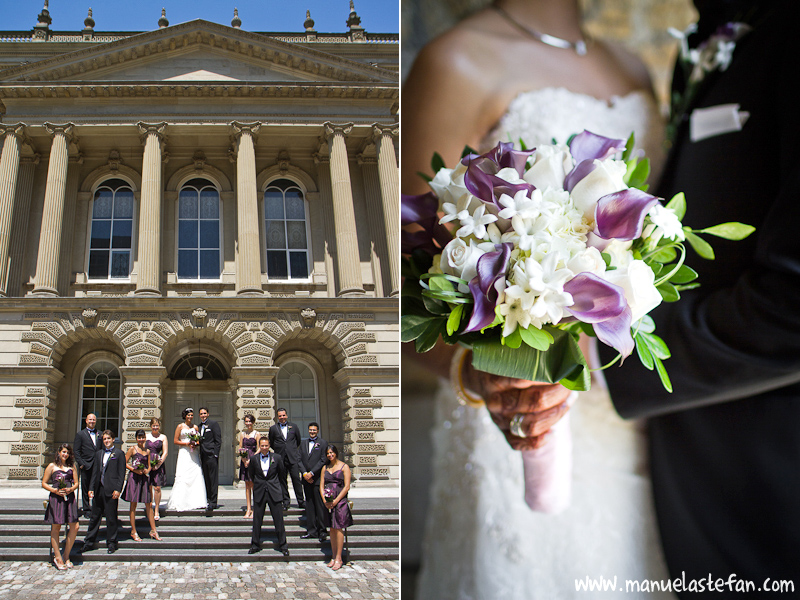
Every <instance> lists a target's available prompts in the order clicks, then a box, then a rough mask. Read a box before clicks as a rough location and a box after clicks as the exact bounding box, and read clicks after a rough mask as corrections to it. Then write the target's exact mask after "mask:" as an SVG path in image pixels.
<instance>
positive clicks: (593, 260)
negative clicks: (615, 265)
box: [567, 248, 606, 275]
mask: <svg viewBox="0 0 800 600" xmlns="http://www.w3.org/2000/svg"><path fill="white" fill-rule="evenodd" d="M567 268H568V269H569V270H570V271H572V272H573V273H594V274H595V275H602V274H603V273H604V272H605V270H606V263H605V261H604V260H603V257H602V256H600V251H599V250H598V249H597V248H586V249H585V250H584V251H583V252H579V253H578V254H576V255H575V256H573V257H572V258H571V259H570V261H569V262H568V263H567Z"/></svg>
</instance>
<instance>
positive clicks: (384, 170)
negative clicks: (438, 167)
mask: <svg viewBox="0 0 800 600" xmlns="http://www.w3.org/2000/svg"><path fill="white" fill-rule="evenodd" d="M372 130H373V136H374V138H375V144H376V146H377V148H378V176H379V177H380V181H381V199H382V200H383V218H384V220H385V222H386V243H387V246H388V250H389V274H390V277H391V279H392V281H391V285H390V288H391V290H392V292H391V295H392V296H397V294H398V293H399V291H400V216H399V212H400V185H399V183H398V175H397V159H396V157H395V153H394V142H393V141H392V138H393V137H397V136H398V135H399V133H400V127H399V126H398V125H388V126H387V125H379V124H378V123H375V124H374V125H373V126H372Z"/></svg>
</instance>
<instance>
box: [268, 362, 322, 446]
mask: <svg viewBox="0 0 800 600" xmlns="http://www.w3.org/2000/svg"><path fill="white" fill-rule="evenodd" d="M292 363H300V364H301V365H303V366H305V367H306V368H307V369H308V370H309V371H311V377H312V378H313V380H314V413H315V416H314V419H313V421H316V422H317V423H319V424H320V429H321V427H322V414H321V412H320V391H319V376H318V374H317V370H316V368H314V365H313V364H311V363H310V362H309V361H307V360H304V359H303V358H300V357H297V356H291V357H288V358H286V360H283V361H281V364H280V366H278V372H277V373H275V406H276V410H277V409H278V408H286V409H287V410H288V411H289V419H290V420H292V421H297V420H298V419H297V418H296V417H293V416H292V410H291V405H290V404H289V403H290V402H293V401H294V400H293V399H291V398H281V397H280V393H279V389H280V388H279V377H280V373H281V371H282V370H283V369H284V368H286V367H287V366H289V365H290V364H292ZM303 400H305V399H300V401H303ZM300 433H301V437H306V436H307V435H308V427H307V426H306V427H305V428H304V429H303V430H302V431H301V432H300Z"/></svg>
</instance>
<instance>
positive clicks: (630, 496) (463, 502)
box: [402, 0, 673, 600]
mask: <svg viewBox="0 0 800 600" xmlns="http://www.w3.org/2000/svg"><path fill="white" fill-rule="evenodd" d="M498 4H499V5H500V7H501V9H502V11H503V12H505V14H502V13H501V11H497V10H496V9H492V8H488V9H485V10H483V11H480V12H479V13H477V14H476V15H474V16H473V17H471V18H469V19H467V20H465V21H463V22H462V23H461V24H460V25H458V26H457V27H456V28H455V29H453V30H451V31H450V32H448V33H447V34H445V35H444V36H442V37H440V38H438V39H437V40H435V41H434V42H433V43H432V44H430V45H429V46H428V47H427V48H426V49H424V50H423V52H422V53H421V55H420V58H419V59H418V62H417V64H416V65H415V66H414V68H412V71H411V73H410V75H409V79H408V82H407V83H406V86H405V88H404V90H403V101H404V107H403V110H404V120H403V144H402V149H403V171H404V173H403V175H404V181H403V191H404V193H422V192H424V191H426V189H425V187H424V186H422V187H421V186H420V184H419V183H418V181H417V179H416V176H415V175H414V174H415V173H416V172H417V171H423V172H426V171H427V170H428V169H427V165H426V164H425V163H426V161H427V160H429V159H430V156H431V155H432V154H433V152H434V151H438V152H439V153H440V154H441V155H442V156H443V157H444V160H445V163H446V164H448V165H449V166H453V165H454V164H455V162H456V161H457V160H458V156H459V154H460V151H461V149H462V148H463V146H464V145H465V144H469V145H471V146H472V147H474V148H478V149H479V150H480V151H481V152H484V151H486V150H488V149H489V148H491V147H493V146H494V145H495V144H496V143H497V142H498V141H518V140H519V139H520V138H521V139H523V140H524V141H525V144H526V145H527V146H528V147H529V148H533V147H535V146H536V145H538V144H541V143H550V142H551V141H552V139H553V138H555V139H556V140H557V141H558V142H560V143H564V142H566V140H567V138H568V137H569V135H571V134H573V133H578V132H580V131H582V130H583V129H588V130H590V131H592V132H594V133H597V134H600V135H604V136H609V137H615V138H623V139H624V138H627V136H628V135H629V134H630V133H631V132H632V131H634V132H635V133H636V138H637V142H638V143H637V146H638V147H640V148H644V149H645V150H646V152H647V154H648V156H650V157H651V158H656V162H659V159H658V157H659V155H660V151H659V148H660V140H661V132H662V126H661V123H660V119H659V117H658V111H657V107H656V105H655V102H654V100H653V99H652V95H651V93H650V92H649V91H646V90H648V89H649V88H648V85H649V84H648V81H647V78H646V77H643V75H642V70H641V67H640V66H639V65H638V63H636V62H635V61H633V60H632V59H631V58H630V57H629V56H626V55H624V54H622V53H620V52H619V51H618V50H614V49H611V48H609V47H607V46H605V45H602V44H600V43H594V44H590V46H589V52H588V53H587V54H586V55H585V56H582V55H579V54H578V53H577V52H575V51H574V46H573V47H572V48H569V47H567V48H553V47H548V46H546V45H544V44H542V43H541V42H540V41H539V40H537V39H536V37H535V35H534V33H535V32H531V31H530V29H533V28H535V29H537V30H539V31H546V32H547V33H549V34H550V35H553V36H558V37H559V38H562V39H566V40H572V41H576V40H578V39H580V38H581V36H582V33H581V30H580V13H579V9H578V6H577V2H573V1H572V0H562V1H559V2H548V1H546V0H541V1H540V0H507V1H500V2H498ZM509 17H510V18H511V19H513V20H514V21H516V24H513V23H511V22H510V19H509ZM519 25H523V26H524V27H526V28H527V29H528V30H529V31H528V32H527V33H523V32H522V31H521V30H520V29H519ZM651 181H652V180H651ZM421 358H422V359H423V360H424V361H425V362H426V364H427V365H428V366H429V367H430V366H431V365H433V367H434V368H435V369H436V368H437V365H438V372H439V373H440V374H445V373H446V372H447V366H446V365H447V361H448V358H449V355H448V354H447V351H446V350H445V349H442V348H437V349H435V350H434V351H433V355H423V356H422V357H421ZM409 359H413V357H411V356H409V354H408V353H406V355H405V357H404V361H408V360H409ZM632 360H635V357H632ZM593 385H594V389H593V390H592V391H591V392H588V393H584V394H581V395H580V397H579V399H578V400H577V402H576V403H575V404H574V405H573V406H572V408H571V410H570V413H569V414H570V420H571V423H570V427H571V429H572V440H573V462H574V465H573V473H572V488H573V493H572V503H571V505H570V507H569V508H568V509H567V510H565V511H564V512H562V513H561V514H558V515H547V514H543V513H536V512H533V511H531V510H530V509H529V508H528V507H527V505H526V504H525V502H524V492H523V490H524V484H523V478H522V461H521V457H520V455H519V453H517V452H515V451H513V450H512V449H511V448H510V446H509V445H508V443H507V441H506V437H505V436H504V434H503V432H502V431H501V430H500V429H499V428H498V427H497V426H496V425H495V424H494V423H493V421H492V417H491V415H490V414H489V412H488V411H487V410H486V408H479V409H475V408H472V407H470V406H461V405H460V404H459V403H458V401H457V400H456V399H455V395H454V394H453V392H452V391H451V390H450V386H449V385H443V386H441V391H440V393H439V394H438V396H437V400H436V402H437V405H436V418H435V423H434V430H433V444H434V456H433V468H432V471H433V477H432V481H431V501H430V511H429V514H428V516H427V526H426V532H425V545H424V548H423V565H422V571H421V573H420V576H419V581H418V598H420V599H431V600H433V599H441V600H447V599H450V598H452V599H459V600H461V599H476V600H495V599H497V600H501V599H505V598H520V597H524V598H526V599H540V598H541V599H547V600H559V599H562V598H589V597H591V598H597V597H604V594H603V593H602V592H598V591H593V592H587V591H579V590H576V583H575V581H576V580H584V581H585V580H586V578H587V577H589V578H593V579H597V580H598V581H599V578H600V577H604V578H606V579H609V580H611V581H614V578H616V583H617V586H618V587H617V590H619V589H624V588H625V580H626V579H627V580H638V581H640V582H641V581H643V580H646V579H647V580H659V581H664V580H666V579H667V578H668V574H667V569H666V565H665V563H664V559H663V556H662V552H661V548H660V543H659V538H658V533H657V525H656V519H655V514H654V509H653V506H652V497H651V488H650V481H649V477H648V473H647V465H646V458H645V456H646V455H645V448H644V442H645V434H644V431H643V428H642V426H641V424H638V423H635V422H626V421H623V420H622V419H621V418H619V417H618V416H617V414H616V412H615V411H614V408H613V406H612V404H611V401H610V398H609V397H608V394H607V393H606V392H605V391H603V389H602V387H601V386H599V385H598V383H597V382H595V383H594V384H593ZM476 391H477V390H476ZM407 424H408V423H407V422H406V423H404V425H405V426H407ZM506 429H507V427H506ZM608 593H609V594H610V595H614V594H613V593H611V592H608ZM616 593H617V594H618V593H619V592H618V591H617V592H616ZM629 597H636V595H635V594H629ZM642 597H647V598H671V597H673V596H671V594H663V595H659V594H657V593H656V594H654V593H648V594H643V596H642Z"/></svg>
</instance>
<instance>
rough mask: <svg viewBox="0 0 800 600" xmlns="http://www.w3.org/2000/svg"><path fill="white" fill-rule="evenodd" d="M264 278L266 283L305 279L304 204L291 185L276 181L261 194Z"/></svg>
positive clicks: (306, 275)
mask: <svg viewBox="0 0 800 600" xmlns="http://www.w3.org/2000/svg"><path fill="white" fill-rule="evenodd" d="M264 218H265V220H266V224H265V229H264V230H265V231H266V238H267V275H268V277H269V278H270V279H307V278H308V271H309V268H308V238H307V230H306V203H305V199H304V198H303V192H302V190H301V189H300V188H299V187H297V184H295V183H294V182H293V181H289V180H288V179H276V180H275V181H273V182H272V183H270V184H269V186H268V187H267V189H266V191H265V192H264Z"/></svg>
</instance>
